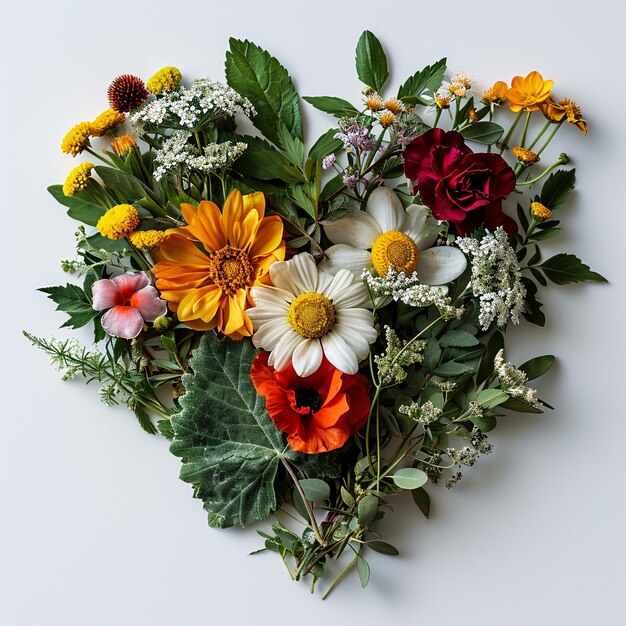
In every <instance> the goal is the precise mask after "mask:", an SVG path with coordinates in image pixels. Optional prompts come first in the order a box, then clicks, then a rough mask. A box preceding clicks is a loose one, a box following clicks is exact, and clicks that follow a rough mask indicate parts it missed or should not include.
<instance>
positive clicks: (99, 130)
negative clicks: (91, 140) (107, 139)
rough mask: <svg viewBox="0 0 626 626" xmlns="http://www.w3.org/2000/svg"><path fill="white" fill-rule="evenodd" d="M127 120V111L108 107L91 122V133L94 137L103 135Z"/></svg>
mask: <svg viewBox="0 0 626 626" xmlns="http://www.w3.org/2000/svg"><path fill="white" fill-rule="evenodd" d="M125 121H126V114H125V113H120V112H119V111H116V110H115V109H107V110H106V111H104V112H103V113H100V115H98V117H96V119H95V120H94V121H93V122H91V134H92V135H93V136H94V137H102V135H106V134H107V133H110V132H111V131H112V130H113V129H115V128H117V127H118V126H121V125H122V124H123V123H124V122H125Z"/></svg>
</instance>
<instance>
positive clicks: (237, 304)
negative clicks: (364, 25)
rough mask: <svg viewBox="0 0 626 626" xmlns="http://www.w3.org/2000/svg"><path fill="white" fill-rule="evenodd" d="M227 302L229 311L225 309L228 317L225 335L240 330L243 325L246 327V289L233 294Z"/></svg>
mask: <svg viewBox="0 0 626 626" xmlns="http://www.w3.org/2000/svg"><path fill="white" fill-rule="evenodd" d="M227 302H228V311H224V313H225V315H226V316H227V319H226V325H225V326H224V330H223V332H224V334H225V335H230V334H231V333H234V332H237V331H239V330H240V329H241V327H242V326H244V327H245V322H244V319H243V309H244V307H245V306H246V290H245V289H239V291H237V292H235V294H234V295H233V296H229V297H228V299H227Z"/></svg>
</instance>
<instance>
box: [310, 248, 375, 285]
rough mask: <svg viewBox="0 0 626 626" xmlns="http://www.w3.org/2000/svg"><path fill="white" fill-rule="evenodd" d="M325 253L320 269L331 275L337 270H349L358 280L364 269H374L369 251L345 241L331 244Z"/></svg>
mask: <svg viewBox="0 0 626 626" xmlns="http://www.w3.org/2000/svg"><path fill="white" fill-rule="evenodd" d="M325 254H326V257H327V258H326V259H324V260H323V261H322V262H321V263H320V269H321V270H323V271H325V272H330V273H331V274H333V275H334V274H336V273H337V272H338V271H339V270H350V271H351V272H352V273H353V274H354V275H355V277H356V278H358V279H359V280H360V279H361V273H362V272H363V270H364V269H368V270H371V269H374V266H373V265H372V254H371V252H368V251H367V250H359V249H358V248H353V247H352V246H348V245H346V244H345V243H340V244H337V245H335V246H331V247H330V248H328V250H326V251H325Z"/></svg>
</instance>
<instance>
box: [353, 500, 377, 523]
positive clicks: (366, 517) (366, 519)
mask: <svg viewBox="0 0 626 626" xmlns="http://www.w3.org/2000/svg"><path fill="white" fill-rule="evenodd" d="M378 502H379V499H378V498H377V497H376V496H363V498H361V500H359V504H358V508H357V511H358V516H359V524H360V525H361V526H368V525H369V524H371V523H372V522H373V521H374V518H375V517H376V513H377V512H378Z"/></svg>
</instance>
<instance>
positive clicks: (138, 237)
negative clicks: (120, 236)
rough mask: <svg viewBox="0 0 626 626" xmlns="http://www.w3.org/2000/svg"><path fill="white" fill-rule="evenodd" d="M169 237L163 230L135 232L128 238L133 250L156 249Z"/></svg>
mask: <svg viewBox="0 0 626 626" xmlns="http://www.w3.org/2000/svg"><path fill="white" fill-rule="evenodd" d="M168 237H169V235H168V233H166V232H165V231H163V230H137V231H135V232H134V233H132V234H131V235H130V236H129V239H130V243H132V244H133V246H135V248H148V249H150V248H156V247H157V246H158V245H160V244H162V243H163V242H164V241H165V240H166V239H167V238H168Z"/></svg>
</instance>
